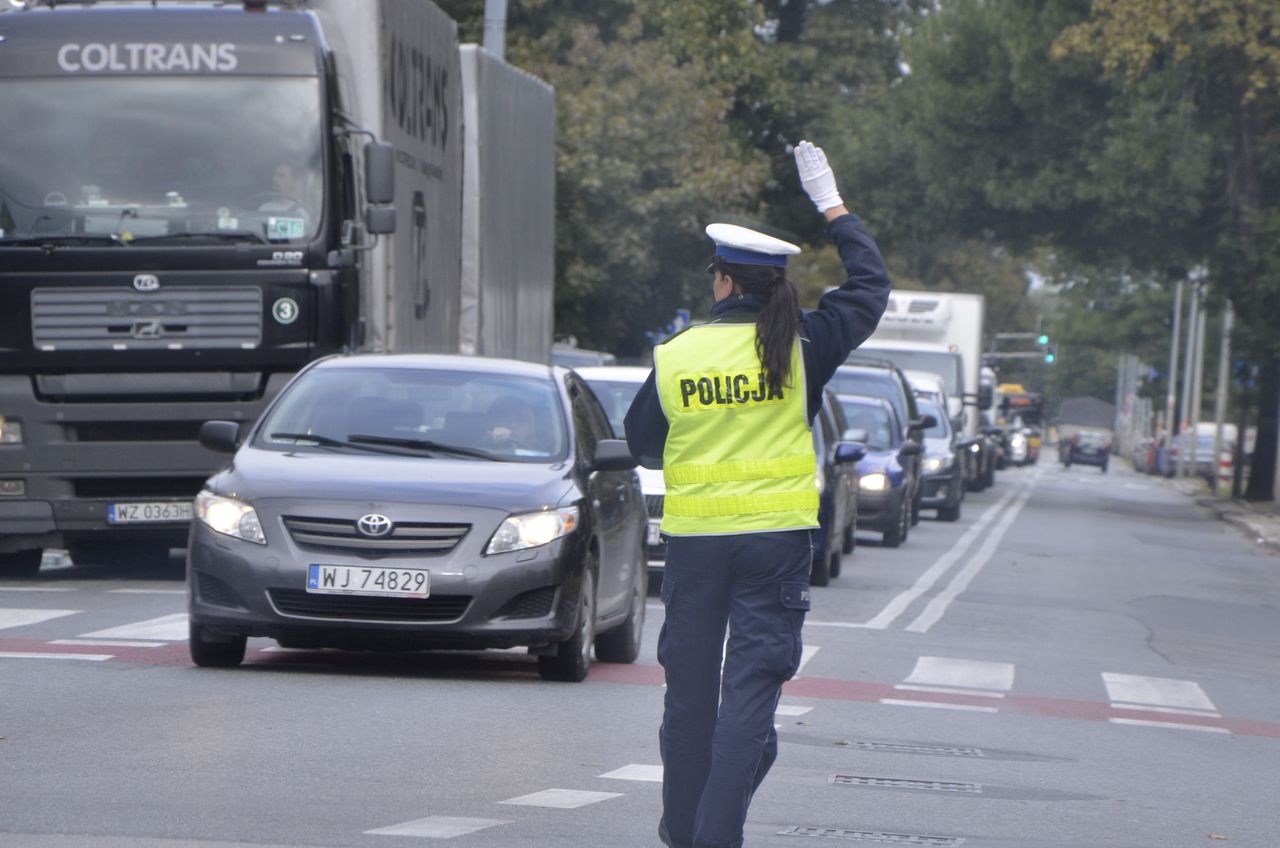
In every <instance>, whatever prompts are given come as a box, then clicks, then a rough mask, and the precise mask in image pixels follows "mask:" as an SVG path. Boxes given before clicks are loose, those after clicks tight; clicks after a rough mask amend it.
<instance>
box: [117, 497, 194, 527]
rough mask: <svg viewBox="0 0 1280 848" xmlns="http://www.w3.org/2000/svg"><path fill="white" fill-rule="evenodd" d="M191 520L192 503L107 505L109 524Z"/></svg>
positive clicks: (168, 502)
mask: <svg viewBox="0 0 1280 848" xmlns="http://www.w3.org/2000/svg"><path fill="white" fill-rule="evenodd" d="M190 520H191V501H147V502H143V503H113V504H107V523H108V524H161V523H164V522H169V521H174V522H177V521H190Z"/></svg>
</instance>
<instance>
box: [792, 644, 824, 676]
mask: <svg viewBox="0 0 1280 848" xmlns="http://www.w3.org/2000/svg"><path fill="white" fill-rule="evenodd" d="M821 649H822V646H821V645H805V646H804V647H803V648H801V649H800V665H798V666H796V673H795V674H794V675H793V676H792V678H791V679H792V680H794V679H796V678H797V677H799V676H800V672H801V670H802V669H803V668H804V667H805V665H806V664H808V662H809V660H811V659H813V655H814V654H816V653H818V651H820V650H821Z"/></svg>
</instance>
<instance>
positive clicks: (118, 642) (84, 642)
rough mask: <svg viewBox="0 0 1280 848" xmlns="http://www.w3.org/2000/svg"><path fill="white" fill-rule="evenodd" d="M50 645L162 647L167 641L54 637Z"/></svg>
mask: <svg viewBox="0 0 1280 848" xmlns="http://www.w3.org/2000/svg"><path fill="white" fill-rule="evenodd" d="M49 644H50V645H78V646H80V647H85V646H98V647H103V648H163V647H164V646H165V645H168V644H169V643H168V642H132V641H128V640H125V639H54V640H53V641H52V642H50V643H49Z"/></svg>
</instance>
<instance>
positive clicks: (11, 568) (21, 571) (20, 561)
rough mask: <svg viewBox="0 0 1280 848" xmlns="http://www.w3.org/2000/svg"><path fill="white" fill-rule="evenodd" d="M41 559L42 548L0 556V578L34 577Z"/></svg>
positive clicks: (42, 554) (42, 556)
mask: <svg viewBox="0 0 1280 848" xmlns="http://www.w3.org/2000/svg"><path fill="white" fill-rule="evenodd" d="M43 559H44V549H43V548H28V549H27V550H25V551H11V552H9V553H4V554H0V577H35V576H36V574H37V573H39V571H40V562H41V560H43Z"/></svg>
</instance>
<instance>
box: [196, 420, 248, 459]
mask: <svg viewBox="0 0 1280 848" xmlns="http://www.w3.org/2000/svg"><path fill="white" fill-rule="evenodd" d="M196 438H197V439H198V440H199V442H200V444H201V446H203V447H206V448H208V449H209V450H211V451H217V452H218V453H235V452H236V448H238V447H239V446H240V425H239V424H237V423H236V422H234V421H206V422H204V423H203V424H201V425H200V433H199V435H198V436H197V437H196Z"/></svg>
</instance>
